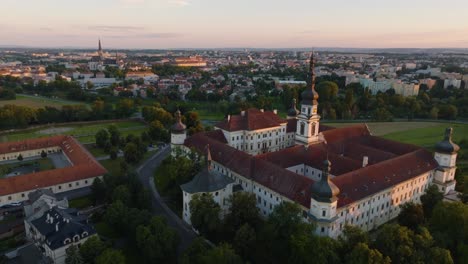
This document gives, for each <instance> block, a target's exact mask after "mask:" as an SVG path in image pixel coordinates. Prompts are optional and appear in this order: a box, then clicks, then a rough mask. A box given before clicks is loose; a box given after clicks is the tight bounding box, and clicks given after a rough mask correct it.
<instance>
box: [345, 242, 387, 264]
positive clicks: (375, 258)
mask: <svg viewBox="0 0 468 264" xmlns="http://www.w3.org/2000/svg"><path fill="white" fill-rule="evenodd" d="M345 260H346V263H347V264H361V263H368V264H390V263H391V261H390V258H389V257H384V256H383V255H382V253H380V252H379V251H378V250H377V249H370V248H369V246H368V245H367V244H365V243H358V244H356V245H355V246H354V248H353V250H352V251H351V253H349V254H348V255H346V257H345Z"/></svg>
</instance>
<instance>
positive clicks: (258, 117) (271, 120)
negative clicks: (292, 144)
mask: <svg viewBox="0 0 468 264" xmlns="http://www.w3.org/2000/svg"><path fill="white" fill-rule="evenodd" d="M286 122H287V121H286V120H285V119H282V118H281V117H279V116H278V115H277V114H275V113H273V112H271V111H264V112H262V111H260V110H258V109H254V108H250V109H248V110H246V111H245V114H244V115H232V116H231V117H230V118H229V119H225V120H223V121H221V122H219V123H218V124H216V125H215V126H216V127H219V128H221V129H224V130H227V131H239V130H249V131H252V130H257V129H264V128H270V127H277V126H280V125H281V124H285V123H286Z"/></svg>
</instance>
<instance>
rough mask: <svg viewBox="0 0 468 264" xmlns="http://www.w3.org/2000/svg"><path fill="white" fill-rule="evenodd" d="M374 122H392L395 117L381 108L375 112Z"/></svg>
mask: <svg viewBox="0 0 468 264" xmlns="http://www.w3.org/2000/svg"><path fill="white" fill-rule="evenodd" d="M372 120H374V121H386V122H388V121H392V120H393V117H392V114H391V113H390V112H389V111H388V110H387V109H385V108H384V107H379V108H377V109H376V110H375V111H374V115H373V117H372Z"/></svg>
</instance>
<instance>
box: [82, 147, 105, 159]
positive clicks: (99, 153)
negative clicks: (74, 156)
mask: <svg viewBox="0 0 468 264" xmlns="http://www.w3.org/2000/svg"><path fill="white" fill-rule="evenodd" d="M84 146H85V148H86V149H87V150H88V151H89V152H90V153H91V154H93V156H94V157H96V158H97V157H102V156H107V155H109V154H107V153H106V152H104V149H101V148H97V147H95V146H94V144H86V145H84Z"/></svg>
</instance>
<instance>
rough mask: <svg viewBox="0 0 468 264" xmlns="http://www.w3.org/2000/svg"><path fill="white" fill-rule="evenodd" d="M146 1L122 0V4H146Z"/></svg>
mask: <svg viewBox="0 0 468 264" xmlns="http://www.w3.org/2000/svg"><path fill="white" fill-rule="evenodd" d="M145 2H146V0H120V3H122V4H131V5H133V4H144V3H145Z"/></svg>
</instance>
